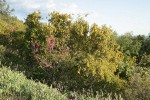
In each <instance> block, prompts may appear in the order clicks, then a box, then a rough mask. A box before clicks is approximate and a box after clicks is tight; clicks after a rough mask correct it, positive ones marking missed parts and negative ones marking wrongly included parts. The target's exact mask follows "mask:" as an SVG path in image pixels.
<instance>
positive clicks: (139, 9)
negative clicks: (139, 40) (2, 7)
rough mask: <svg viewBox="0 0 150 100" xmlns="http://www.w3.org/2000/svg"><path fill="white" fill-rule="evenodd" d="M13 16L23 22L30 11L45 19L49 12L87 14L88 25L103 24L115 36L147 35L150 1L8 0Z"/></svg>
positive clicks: (149, 24)
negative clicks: (127, 34) (129, 33)
mask: <svg viewBox="0 0 150 100" xmlns="http://www.w3.org/2000/svg"><path fill="white" fill-rule="evenodd" d="M7 2H8V4H9V5H10V7H11V8H14V9H15V12H14V15H16V16H17V17H18V18H19V19H22V20H23V19H24V18H26V16H27V15H28V14H29V13H32V12H33V11H38V10H39V11H41V13H42V16H43V17H46V16H47V15H48V13H50V12H52V11H60V12H63V13H70V14H75V15H77V14H81V15H84V14H86V13H88V14H89V15H88V17H87V18H85V19H86V20H87V21H88V22H89V23H90V25H91V24H92V23H94V22H95V23H97V24H98V25H99V26H100V25H103V24H106V25H107V26H110V27H112V29H113V30H115V31H117V33H118V34H124V33H126V32H133V34H134V35H138V34H142V35H143V34H144V35H148V33H150V0H24V1H23V0H7Z"/></svg>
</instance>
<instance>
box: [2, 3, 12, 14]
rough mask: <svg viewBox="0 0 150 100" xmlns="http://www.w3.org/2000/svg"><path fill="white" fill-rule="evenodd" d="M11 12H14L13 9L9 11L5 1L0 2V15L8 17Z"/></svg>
mask: <svg viewBox="0 0 150 100" xmlns="http://www.w3.org/2000/svg"><path fill="white" fill-rule="evenodd" d="M13 11H14V9H10V7H9V5H8V4H7V2H6V0H0V14H8V15H9V14H10V13H11V12H13Z"/></svg>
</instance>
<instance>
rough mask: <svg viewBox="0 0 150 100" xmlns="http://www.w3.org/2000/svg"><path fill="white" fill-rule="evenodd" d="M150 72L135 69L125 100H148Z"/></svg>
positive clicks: (149, 95)
mask: <svg viewBox="0 0 150 100" xmlns="http://www.w3.org/2000/svg"><path fill="white" fill-rule="evenodd" d="M149 86H150V70H148V69H146V68H137V70H136V72H135V73H134V75H133V76H132V77H131V78H130V80H129V82H128V85H127V89H126V91H125V98H126V99H127V100H150V87H149Z"/></svg>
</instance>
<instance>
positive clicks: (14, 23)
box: [0, 14, 25, 34]
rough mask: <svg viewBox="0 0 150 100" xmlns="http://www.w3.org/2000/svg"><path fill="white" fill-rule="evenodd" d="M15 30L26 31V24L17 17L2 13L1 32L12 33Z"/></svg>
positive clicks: (0, 19)
mask: <svg viewBox="0 0 150 100" xmlns="http://www.w3.org/2000/svg"><path fill="white" fill-rule="evenodd" d="M14 31H25V25H24V24H23V22H22V21H19V20H18V19H17V18H16V17H11V16H10V15H2V14H0V34H10V33H12V32H14Z"/></svg>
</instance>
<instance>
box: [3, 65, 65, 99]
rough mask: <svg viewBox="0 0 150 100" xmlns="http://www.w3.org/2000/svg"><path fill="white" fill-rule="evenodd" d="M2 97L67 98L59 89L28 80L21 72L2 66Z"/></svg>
mask: <svg viewBox="0 0 150 100" xmlns="http://www.w3.org/2000/svg"><path fill="white" fill-rule="evenodd" d="M0 97H1V98H5V99H6V98H7V99H8V98H11V99H17V98H18V99H20V100H22V99H23V98H24V99H25V100H27V99H29V100H66V99H67V98H66V96H65V95H62V94H61V93H60V92H59V91H58V90H57V89H53V88H52V87H48V86H47V85H44V84H41V83H40V82H34V81H33V80H27V78H26V77H25V76H24V75H23V74H22V73H19V72H14V71H11V70H10V69H7V68H4V66H3V67H2V68H0Z"/></svg>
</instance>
